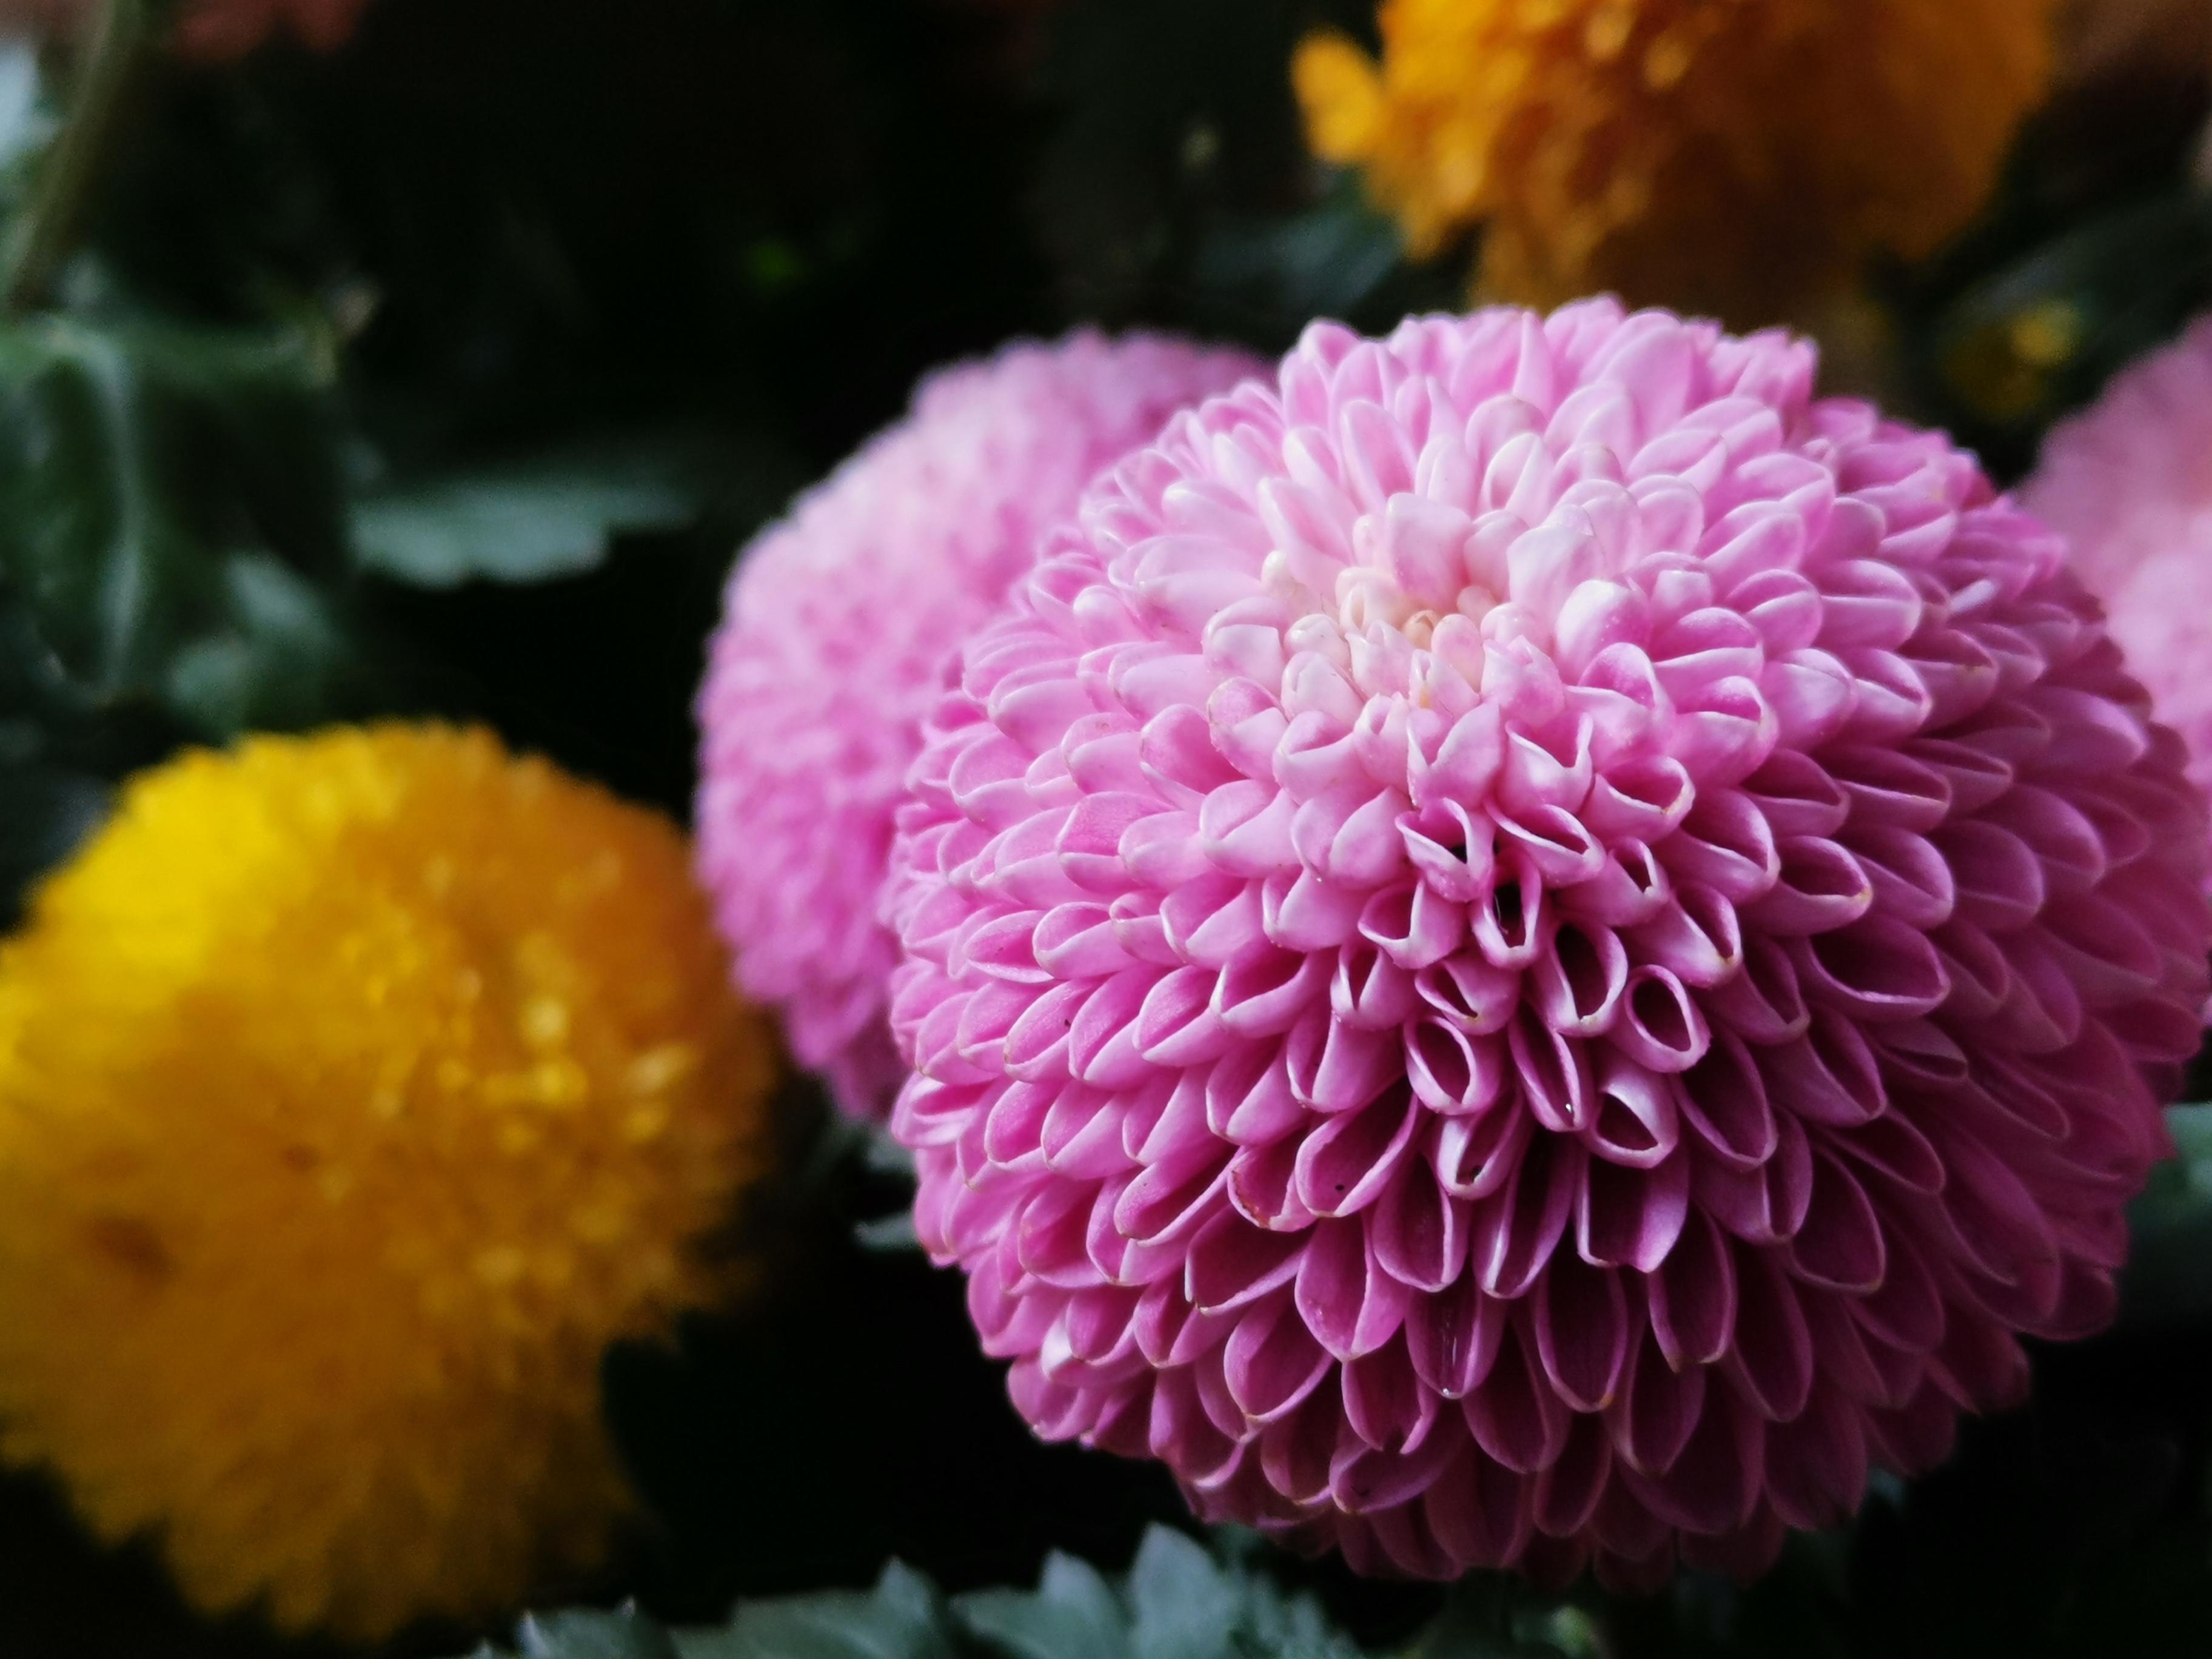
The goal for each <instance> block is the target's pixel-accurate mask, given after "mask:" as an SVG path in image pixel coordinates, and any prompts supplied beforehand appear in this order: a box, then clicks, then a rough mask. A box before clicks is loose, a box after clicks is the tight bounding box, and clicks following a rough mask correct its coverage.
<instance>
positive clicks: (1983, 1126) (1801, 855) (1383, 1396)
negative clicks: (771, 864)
mask: <svg viewBox="0 0 2212 1659" xmlns="http://www.w3.org/2000/svg"><path fill="white" fill-rule="evenodd" d="M1813 375H1814V352H1813V349H1812V348H1811V347H1810V346H1808V345H1807V344H1804V343H1801V342H1797V341H1795V340H1792V339H1790V338H1788V337H1784V336H1780V335H1775V334H1768V335H1762V336H1759V337H1754V338H1751V339H1742V340H1739V339H1732V338H1729V337H1725V336H1723V335H1722V334H1721V333H1719V332H1718V331H1717V330H1716V329H1714V328H1712V327H1710V326H1706V325H1695V324H1686V323H1683V322H1681V321H1679V320H1678V319H1675V318H1674V317H1672V316H1670V315H1668V314H1665V313H1642V314H1639V315H1636V316H1624V315H1623V313H1621V311H1620V308H1619V307H1616V306H1614V305H1613V304H1612V303H1610V302H1607V301H1598V302H1593V303H1589V304H1583V305H1578V306H1575V307H1570V308H1568V309H1566V310H1564V311H1561V312H1559V313H1557V314H1556V315H1554V316H1553V317H1552V318H1550V319H1548V320H1547V319H1543V318H1541V317H1539V316H1536V315H1534V314H1532V313H1524V312H1519V311H1512V310H1493V311H1486V312H1482V313H1477V314H1475V315H1474V316H1471V317H1465V318H1442V319H1420V320H1413V321H1409V322H1407V324H1405V325H1403V326H1402V327H1401V328H1400V329H1399V330H1398V331H1396V332H1395V334H1393V335H1391V336H1390V337H1389V338H1388V339H1387V340H1383V341H1379V342H1376V341H1367V340H1361V339H1358V338H1356V337H1353V336H1352V335H1351V334H1349V333H1346V331H1343V330H1342V329H1340V328H1337V327H1334V326H1328V325H1322V326H1316V328H1314V329H1313V330H1312V331H1310V332H1309V333H1308V335H1307V336H1306V337H1305V339H1304V343H1302V344H1301V345H1300V346H1299V347H1298V348H1297V349H1296V350H1295V351H1293V352H1292V353H1291V355H1290V356H1289V357H1288V358H1287V359H1285V362H1284V363H1283V365H1282V368H1281V373H1280V378H1279V383H1278V384H1277V385H1275V386H1267V385H1264V384H1261V383H1254V384H1250V385H1248V386H1245V387H1244V388H1243V389H1241V390H1240V391H1238V392H1236V393H1235V394H1233V395H1232V396H1231V397H1229V398H1225V399H1221V400H1218V401H1215V402H1212V403H1209V404H1206V406H1205V407H1204V409H1203V410H1200V411H1197V412H1195V413H1192V414H1187V415H1185V416H1182V417H1181V418H1180V419H1178V420H1177V421H1176V422H1173V423H1172V424H1171V425H1170V427H1169V428H1168V430H1167V432H1166V433H1165V434H1164V435H1163V436H1162V438H1161V440H1160V441H1159V442H1158V444H1156V445H1155V446H1153V447H1150V448H1147V449H1146V450H1145V451H1143V452H1142V453H1139V454H1137V455H1135V456H1133V457H1132V458H1131V459H1127V460H1125V461H1124V462H1122V463H1121V465H1119V466H1118V467H1117V468H1115V471H1114V472H1113V474H1112V475H1111V476H1110V477H1109V478H1108V479H1106V480H1103V481H1102V482H1101V483H1100V484H1099V485H1098V486H1097V488H1096V489H1093V490H1092V491H1091V493H1090V494H1089V495H1087V496H1086V498H1085V502H1084V505H1083V507H1082V509H1081V513H1080V519H1079V528H1076V529H1073V530H1071V531H1067V532H1062V533H1060V534H1058V535H1055V536H1054V538H1052V539H1051V541H1050V543H1049V544H1048V548H1047V550H1046V552H1045V553H1044V554H1043V555H1042V557H1041V562H1040V563H1039V565H1038V566H1037V568H1036V570H1035V571H1034V573H1033V574H1031V575H1030V578H1029V579H1028V580H1027V581H1026V582H1025V583H1024V585H1023V586H1021V588H1020V589H1019V590H1018V593H1017V595H1016V596H1015V598H1014V599H1012V602H1011V603H1010V605H1009V607H1008V609H1007V611H1006V612H1005V613H1004V614H1002V615H1001V616H1000V617H998V618H996V619H994V621H993V622H992V623H990V624H989V625H987V627H985V628H983V629H981V630H979V631H978V633H977V634H976V635H975V636H974V637H973V638H972V639H971V640H970V641H969V643H968V645H967V646H966V647H964V649H963V658H962V665H961V671H960V676H959V683H958V685H957V688H956V689H955V690H953V691H952V692H951V693H950V694H949V695H948V696H947V698H946V701H945V702H944V703H943V705H941V707H940V708H939V710H938V712H937V713H936V714H934V715H933V720H932V726H931V736H930V740H929V744H928V747H927V750H926V751H925V753H924V756H923V757H922V759H921V761H920V762H919V763H917V766H916V769H915V775H914V778H915V782H914V799H912V801H911V802H910V804H909V805H908V806H907V807H905V808H904V809H902V814H901V817H900V834H899V840H898V843H897V845H896V848H895V851H894V861H893V875H892V878H891V883H890V889H889V891H890V900H889V908H890V914H891V915H893V916H894V917H895V918H896V922H897V925H898V926H899V927H900V929H901V931H902V936H903V941H904V945H905V949H906V951H907V957H906V959H905V961H904V963H902V966H901V968H900V970H899V974H898V976H897V979H896V981H895V985H894V1000H893V1012H892V1025H893V1029H894V1030H895V1031H896V1034H897V1036H898V1038H899V1041H900V1042H901V1045H902V1048H904V1049H905V1051H906V1052H907V1054H908V1055H909V1056H910V1057H911V1058H912V1060H913V1061H914V1063H915V1066H916V1067H917V1068H918V1074H917V1075H916V1076H915V1078H914V1079H913V1080H912V1081H910V1082H909V1083H908V1085H907V1086H906V1089H905V1091H904V1092H903V1093H902V1096H901V1097H900V1101H899V1104H898V1107H897V1109H896V1114H895V1115H894V1118H893V1129H894V1131H895V1133H896V1134H897V1135H898V1136H899V1138H900V1139H902V1140H903V1141H904V1142H905V1143H906V1144H907V1145H908V1146H911V1147H913V1148H914V1149H915V1155H916V1160H917V1163H918V1165H919V1168H920V1172H921V1193H920V1198H919V1202H918V1205H917V1212H916V1213H917V1218H918V1223H919V1227H920V1231H921V1236H922V1237H923V1239H924V1240H925V1241H926V1243H927V1244H928V1246H929V1248H930V1249H931V1250H932V1251H933V1252H934V1253H935V1254H936V1255H938V1256H939V1257H940V1258H943V1259H946V1260H951V1261H957V1262H958V1263H959V1264H960V1265H961V1266H962V1267H964V1268H965V1269H966V1270H967V1272H968V1273H969V1307H970V1309H971V1310H972V1311H973V1313H974V1316H975V1322H976V1323H977V1325H978V1326H979V1327H980V1328H981V1332H982V1334H983V1339H984V1342H985V1346H987V1348H988V1349H989V1351H990V1352H992V1353H994V1354H996V1355H1000V1356H1003V1357H1006V1358H1011V1359H1012V1361H1013V1370H1012V1378H1011V1388H1012V1394H1013V1397H1014V1400H1015V1401H1016V1403H1017V1404H1018V1407H1020V1409H1021V1410H1022V1411H1023V1412H1024V1414H1026V1415H1027V1417H1028V1418H1029V1419H1030V1422H1031V1423H1032V1424H1034V1425H1036V1428H1037V1429H1038V1431H1040V1432H1041V1433H1042V1434H1044V1435H1046V1436H1048V1437H1053V1438H1080V1439H1083V1440H1085V1441H1088V1442H1091V1443H1094V1444H1097V1445H1100V1446H1103V1447H1108V1448H1110V1449H1115V1450H1117V1451H1121V1452H1127V1453H1132V1454H1139V1455H1142V1454H1147V1453H1149V1454H1150V1455H1154V1456H1157V1457H1159V1458H1161V1459H1163V1460H1164V1461H1165V1462H1167V1463H1168V1464H1169V1466H1170V1468H1172V1469H1173V1470H1174V1471H1175V1473H1176V1475H1177V1476H1178V1477H1180V1479H1181V1480H1182V1483H1183V1485H1184V1486H1185V1488H1186V1490H1187V1491H1188V1492H1189V1493H1190V1495H1191V1497H1192V1499H1193V1501H1194V1504H1196V1505H1197V1507H1198V1508H1199V1509H1200V1511H1201V1512H1203V1513H1204V1514H1205V1515H1206V1516H1210V1517H1219V1518H1231V1517H1233V1518H1236V1519H1238V1520H1241V1521H1245V1522H1255V1523H1257V1524H1258V1525H1260V1526H1261V1527H1263V1528H1267V1529H1268V1530H1270V1531H1272V1532H1274V1533H1276V1534H1279V1535H1284V1536H1286V1537H1288V1538H1290V1539H1291V1541H1298V1542H1303V1543H1305V1544H1309V1545H1314V1546H1319V1545H1324V1544H1328V1543H1332V1542H1333V1543H1335V1544H1338V1545H1340V1546H1341V1547H1342V1548H1343V1549H1344V1550H1345V1552H1346V1554H1347V1555H1348V1556H1349V1557H1350V1558H1351V1559H1352V1562H1353V1563H1354V1564H1355V1565H1358V1566H1360V1567H1362V1568H1365V1569H1369V1570H1373V1571H1401V1572H1406V1573H1413V1574H1419V1575H1425V1576H1433V1577H1443V1576H1446V1575H1449V1574H1454V1573H1457V1572H1459V1571H1462V1570H1464V1569H1466V1568H1468V1567H1471V1566H1476V1565H1503V1564H1516V1565H1521V1566H1522V1567H1523V1568H1525V1569H1526V1570H1528V1571H1532V1572H1535V1573H1539V1574H1541V1575H1544V1576H1547V1577H1557V1576H1560V1575H1564V1574H1566V1573H1569V1572H1571V1571H1574V1570H1575V1569H1577V1567H1578V1566H1579V1565H1582V1564H1583V1563H1585V1562H1588V1561H1593V1560H1594V1561H1595V1564H1596V1565H1597V1567H1598V1568H1599V1570H1600V1571H1601V1572H1602V1573H1604V1574H1606V1575H1607V1577H1609V1578H1611V1579H1612V1580H1613V1581H1615V1582H1626V1583H1643V1582H1648V1581H1650V1580H1653V1579H1656V1578H1657V1577H1662V1576H1663V1575H1664V1574H1665V1573H1666V1572H1667V1571H1668V1570H1669V1569H1670V1567H1671V1566H1672V1565H1673V1564H1674V1560H1675V1559H1676V1558H1677V1555H1678V1553H1679V1554H1680V1556H1681V1557H1683V1558H1686V1559H1691V1560H1693V1561H1698V1562H1704V1563H1710V1564H1712V1565H1720V1566H1724V1567H1730V1568H1735V1569H1737V1570H1741V1571H1750V1570H1753V1569H1756V1568H1757V1567H1759V1565H1763V1564H1764V1563H1765V1562H1766V1561H1767V1560H1768V1559H1771V1556H1772V1554H1773V1553H1774V1552H1775V1550H1776V1549H1777V1548H1778V1545H1779V1542H1780V1539H1781V1536H1782V1534H1783V1532H1784V1528H1789V1527H1814V1526H1820V1525H1823V1524H1826V1523H1828V1522H1833V1521H1836V1520H1838V1518H1840V1517H1841V1516H1844V1515H1845V1514H1846V1513H1848V1512H1849V1511H1850V1510H1851V1509H1852V1508H1853V1507H1854V1505H1856V1504H1857V1502H1858V1500H1859V1498H1860V1496H1861V1492H1862V1489H1863V1486H1864V1484H1865V1480H1866V1478H1867V1471H1868V1468H1869V1465H1870V1464H1881V1465H1884V1466H1887V1467H1889V1468H1894V1469H1898V1470H1901V1471H1911V1470H1915V1469H1919V1468H1924V1467H1926V1466H1927V1465H1929V1463H1931V1462H1935V1461H1936V1460H1937V1459H1938V1458H1940V1457H1941V1456H1942V1455H1944V1453H1945V1451H1946V1449H1948V1445H1949V1443H1950V1440H1951V1437H1952V1434H1953V1430H1954V1420H1955V1419H1956V1417H1957V1414H1958V1413H1960V1410H1961V1409H1962V1408H1965V1409H1975V1408H1983V1407H1993V1406H1997V1405H2002V1404H2003V1403H2005V1402H2008V1401H2013V1400H2015V1399H2017V1398H2018V1397H2019V1396H2020V1395H2021V1390H2022V1389H2024V1387H2025V1386H2026V1383H2027V1362H2026V1360H2025V1358H2024V1357H2023V1354H2022V1352H2021V1346H2020V1344H2019V1342H2018V1340H2016V1338H2017V1335H2018V1334H2021V1333H2028V1334H2036V1335H2040V1336H2048V1337H2068V1336H2075V1335H2078V1334H2081V1333H2084V1332H2086V1331H2088V1330H2091V1329H2093V1328H2095V1327H2097V1326H2099V1325H2100V1324H2102V1323H2103V1322H2105V1320H2106V1317H2107V1316H2108V1315H2109V1314H2110V1312H2111V1310H2112V1299H2113V1292H2112V1272H2113V1269H2114V1268H2115V1267H2117V1266H2118V1263H2119V1261H2120V1260H2121V1257H2122V1255H2123V1252H2124V1249H2125V1244H2126V1235H2125V1231H2124V1223H2123V1216H2122V1207H2123V1206H2124V1203H2125V1201H2126V1200H2127V1199H2128V1197H2129V1196H2130V1194H2132V1193H2134V1192H2135V1191H2136V1188H2138V1187H2139V1185H2140V1184H2141V1183H2142V1180H2143V1177H2144V1175H2145V1172H2146V1170H2148V1167H2149V1165H2150V1164H2151V1162H2152V1160H2153V1159H2154V1158H2155V1157H2156V1156H2157V1155H2158V1153H2159V1152H2160V1150H2161V1148H2162V1146H2163V1144H2164V1142H2163V1133H2162V1130H2161V1127H2160V1116H2159V1104H2160V1099H2161V1097H2163V1095H2164V1094H2165V1093H2166V1091H2168V1090H2169V1089H2170V1088H2171V1087H2172V1085H2174V1083H2175V1082H2176V1081H2177V1079H2178V1073H2179V1060H2180V1059H2181V1057H2183V1056H2184V1055H2185V1054H2188V1053H2190V1052H2191V1050H2192V1049H2193V1048H2195V1046H2196V1042H2197V1020H2196V1010H2197V1005H2198V1003H2199V1002H2200V1001H2201V1000H2202V999H2203V994H2204V991H2205V981H2206V975H2205V967H2204V963H2205V954H2206V949H2207V946H2208V944H2212V917H2208V914H2207V910H2206V907H2205V906H2204V905H2203V903H2202V902H2200V901H2199V900H2198V898H2197V888H2198V883H2199V878H2200V877H2201V875H2202V872H2203V867H2204V864H2205V861H2206V854H2205V848H2204V811H2203V806H2202V805H2201V803H2200V801H2199V799H2198V798H2197V795H2196V793H2195V792H2194V791H2193V790H2192V789H2191V787H2189V785H2188V784H2187V782H2186V781H2185V779H2184V778H2183V776H2182V773H2181V744H2180V743H2179V739H2178V738H2175V737H2174V735H2173V734H2172V732H2168V731H2166V730H2165V729H2164V728H2162V727H2158V726H2151V725H2149V724H2148V723H2147V719H2146V705H2147V700H2146V699H2145V698H2144V696H2142V692H2141V690H2140V689H2139V688H2138V687H2137V686H2136V684H2135V683H2134V682H2133V681H2132V680H2130V679H2129V678H2127V676H2126V674H2125V673H2124V671H2123V670H2122V668H2121V665H2120V659H2119V654H2118V650H2117V649H2116V648H2115V647H2113V645H2112V643H2111V642H2110V641H2108V640H2107V639H2106V636H2105V633H2104V629H2103V628H2102V626H2101V625H2100V622H2099V619H2098V612H2097V609H2096V606H2095V604H2094V602H2093V600H2092V599H2089V597H2088V596H2087V594H2086V593H2085V592H2083V591H2082V590H2081V587H2080V586H2078V585H2077V584H2076V583H2075V580H2073V578H2072V577H2071V576H2069V574H2066V573H2065V572H2064V570H2063V567H2062V548H2061V544H2060V542H2059V539H2058V538H2057V537H2056V536H2054V535H2052V534H2051V533H2050V532H2046V531H2045V530H2044V529H2043V528H2041V527H2040V526H2039V525H2037V524H2036V523H2035V522H2034V521H2033V520H2031V519H2029V518H2027V517H2026V516H2025V515H2024V514H2022V513H2020V512H2018V511H2016V510H2015V508H2014V507H2012V506H2011V505H2010V504H2009V503H2008V501H2004V500H2002V499H2001V498H1999V497H1998V496H1997V495H1996V494H1995V493H1994V492H1993V491H1992V489H1990V485H1989V483H1987V481H1986V480H1985V479H1984V477H1983V475H1982V474H1981V472H1980V471H1978V469H1977V467H1976V465H1975V464H1974V462H1973V460H1972V459H1971V458H1970V457H1968V456H1966V455H1965V454H1963V453H1960V451H1958V450H1957V449H1955V448H1954V447H1952V446H1951V445H1950V443H1949V442H1948V441H1946V440H1945V439H1944V438H1943V437H1942V436H1941V435H1934V434H1929V433H1922V432H1916V431H1913V430H1911V429H1909V428H1905V427H1901V426H1897V425H1893V424H1891V423H1889V422H1886V421H1884V420H1883V419H1882V417H1881V416H1880V415H1879V414H1878V413H1877V412H1876V411H1875V410H1873V409H1871V408H1869V407H1868V406H1867V405H1865V404H1858V403H1849V402H1841V401H1827V402H1815V401H1814V400H1813V398H1812V394H1811V386H1812V381H1813Z"/></svg>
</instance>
